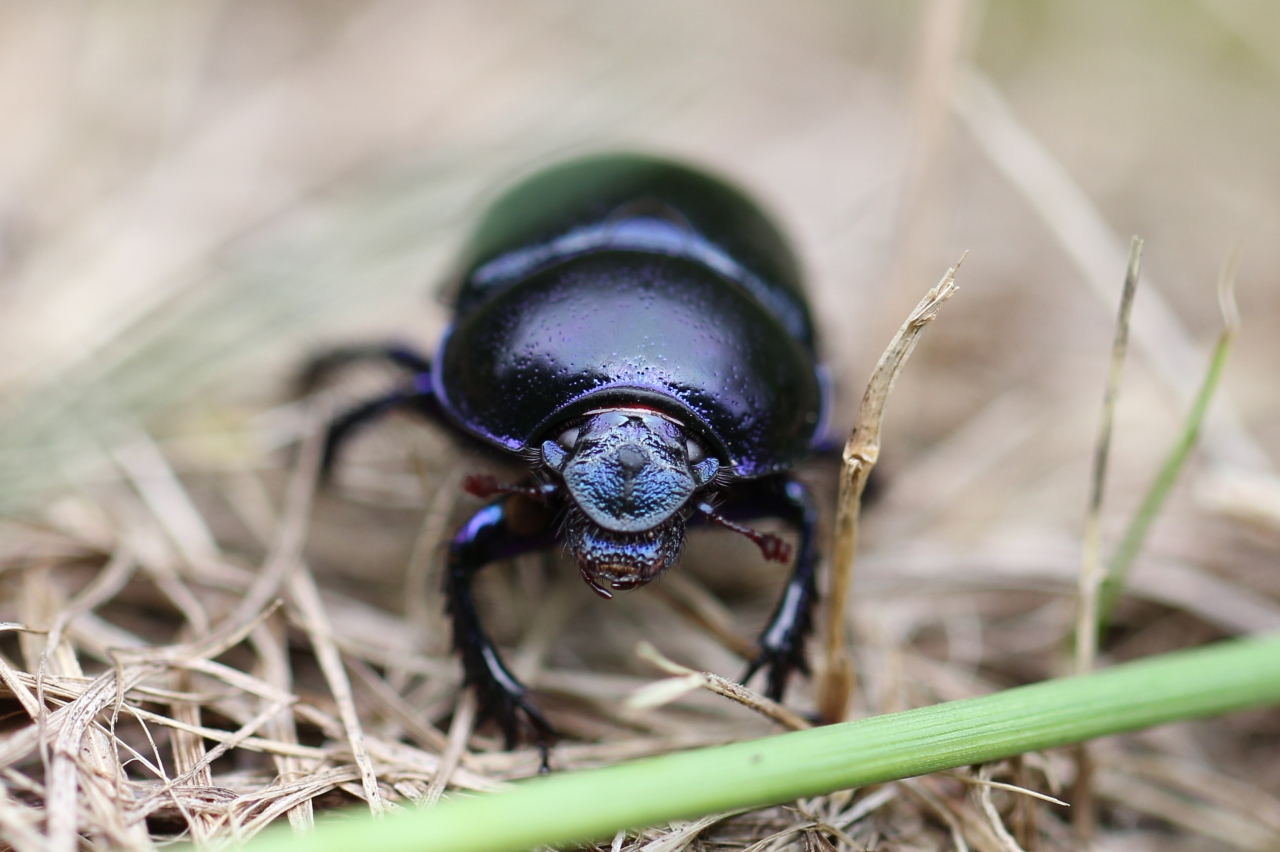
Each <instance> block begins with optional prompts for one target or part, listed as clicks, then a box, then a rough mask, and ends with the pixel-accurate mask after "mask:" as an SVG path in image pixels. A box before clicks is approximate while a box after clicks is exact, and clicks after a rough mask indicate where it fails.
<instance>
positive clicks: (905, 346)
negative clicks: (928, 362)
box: [818, 256, 964, 722]
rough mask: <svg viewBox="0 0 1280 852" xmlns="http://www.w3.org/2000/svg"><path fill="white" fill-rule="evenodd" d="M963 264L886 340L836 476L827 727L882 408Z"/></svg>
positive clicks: (841, 714) (824, 691)
mask: <svg viewBox="0 0 1280 852" xmlns="http://www.w3.org/2000/svg"><path fill="white" fill-rule="evenodd" d="M963 262H964V257H963V256H962V257H961V258H960V260H958V261H957V262H956V265H955V266H952V267H951V268H950V269H948V270H947V272H946V274H945V275H943V276H942V280H941V281H939V282H938V284H937V286H935V287H934V288H933V289H931V290H930V291H929V292H928V293H926V294H925V296H924V298H923V299H921V300H920V303H919V304H918V305H916V307H915V309H914V310H913V311H912V312H911V314H910V315H909V316H908V317H907V320H906V322H904V323H903V324H902V327H901V328H899V329H898V332H897V334H895V335H894V337H893V339H892V340H891V341H889V345H888V347H887V348H886V349H885V351H884V354H883V355H881V356H880V360H879V362H878V363H877V364H876V368H875V370H874V372H872V374H871V380H870V381H869V382H868V383H867V389H866V392H865V393H864V394H863V397H862V404H861V406H859V408H858V419H857V421H856V422H855V423H854V426H853V431H852V432H850V434H849V439H848V441H847V442H846V443H845V446H844V452H843V454H842V458H843V463H844V466H843V468H842V469H841V472H840V493H839V497H838V498H837V503H836V524H835V535H834V544H833V546H832V548H831V588H830V590H829V591H828V593H827V603H826V615H827V618H826V635H825V642H824V647H823V664H822V667H821V668H820V670H819V676H818V677H819V681H818V707H819V712H820V713H821V715H822V718H823V719H825V720H826V721H828V722H838V721H841V720H843V719H844V718H845V717H846V716H847V715H848V712H849V704H850V701H851V700H852V698H853V687H854V673H853V659H852V657H851V656H850V654H849V639H848V634H847V626H846V619H847V613H848V601H849V592H850V589H851V588H852V585H853V561H854V558H855V556H856V552H857V546H858V515H859V512H860V511H861V504H862V490H863V488H864V487H865V486H866V484H867V477H868V476H869V475H870V474H871V468H873V467H874V466H875V463H876V460H877V459H878V458H879V457H880V423H881V419H882V418H883V416H884V408H885V404H886V403H887V402H888V400H889V394H890V393H891V392H892V390H893V385H894V382H896V381H897V378H898V374H899V373H900V372H901V370H902V368H903V367H904V366H905V365H906V362H907V358H909V357H910V356H911V351H912V350H913V349H915V346H916V343H917V342H918V340H919V337H920V332H922V331H924V328H925V326H926V325H928V324H929V323H930V322H932V321H933V319H934V318H935V317H936V316H937V315H938V311H939V310H940V309H941V308H942V304H943V303H944V302H945V301H947V299H950V298H951V296H952V295H954V294H955V292H956V289H957V288H956V284H955V275H956V270H958V269H959V268H960V264H961V263H963Z"/></svg>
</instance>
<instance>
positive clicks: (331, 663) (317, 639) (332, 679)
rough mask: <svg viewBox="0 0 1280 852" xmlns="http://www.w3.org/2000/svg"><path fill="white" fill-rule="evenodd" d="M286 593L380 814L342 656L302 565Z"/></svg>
mask: <svg viewBox="0 0 1280 852" xmlns="http://www.w3.org/2000/svg"><path fill="white" fill-rule="evenodd" d="M288 584H289V596H290V598H292V600H293V602H294V604H296V605H297V607H298V611H299V613H300V614H301V616H302V622H303V626H304V629H305V630H306V631H307V636H308V637H310V639H311V644H312V647H314V648H315V653H316V660H317V662H319V664H320V668H321V670H322V671H323V672H324V677H325V680H326V681H327V682H328V684H329V691H330V692H331V693H332V694H333V700H334V701H336V702H337V704H338V715H339V716H340V717H341V719H342V727H343V729H344V730H345V732H346V736H347V742H348V743H349V744H350V745H351V753H352V756H353V757H354V758H355V761H356V766H357V767H359V769H360V784H361V787H362V788H363V790H364V798H365V801H366V802H368V803H369V810H370V811H372V812H373V813H375V814H380V813H382V812H383V811H384V810H385V806H384V805H383V803H382V794H381V793H380V792H379V791H378V776H377V774H376V773H375V772H374V768H373V761H372V760H371V759H370V757H369V750H368V748H367V747H366V745H365V736H364V727H363V725H362V724H361V722H360V714H359V713H358V712H357V711H356V704H355V699H354V698H353V696H352V694H351V682H350V681H349V680H348V679H347V672H346V669H344V668H343V665H342V657H341V655H340V654H339V653H338V646H337V645H336V644H335V643H334V641H333V627H332V625H331V622H330V621H329V616H328V614H327V613H326V612H325V609H324V604H323V603H322V602H321V601H320V590H319V589H318V588H316V582H315V578H313V577H312V576H311V571H310V570H309V569H308V568H307V567H306V566H305V565H302V564H299V565H298V566H297V567H295V568H294V571H293V574H292V576H290V577H289V581H288Z"/></svg>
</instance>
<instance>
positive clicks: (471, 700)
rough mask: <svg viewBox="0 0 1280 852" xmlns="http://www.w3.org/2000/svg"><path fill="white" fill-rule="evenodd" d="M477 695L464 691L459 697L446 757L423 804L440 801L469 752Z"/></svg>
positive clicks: (473, 692) (441, 761) (442, 758)
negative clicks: (464, 756) (468, 741)
mask: <svg viewBox="0 0 1280 852" xmlns="http://www.w3.org/2000/svg"><path fill="white" fill-rule="evenodd" d="M476 709H477V703H476V693H475V690H473V689H464V690H463V691H462V692H461V693H460V694H459V695H458V703H457V706H455V707H454V710H453V722H452V724H450V725H449V739H448V742H447V743H446V745H445V749H444V755H443V756H442V757H441V758H440V768H439V769H437V770H436V774H435V776H434V777H433V778H432V779H431V786H430V787H428V788H427V792H426V795H425V796H423V803H424V804H427V805H434V804H435V803H436V802H438V801H440V796H441V795H443V794H444V788H445V786H447V785H448V783H449V781H450V779H451V778H452V777H453V773H454V771H455V770H457V768H458V763H459V762H460V761H461V760H462V755H463V754H464V753H465V752H466V750H467V740H469V739H471V731H472V729H473V728H474V726H475V721H476Z"/></svg>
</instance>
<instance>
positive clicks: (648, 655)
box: [627, 642, 813, 731]
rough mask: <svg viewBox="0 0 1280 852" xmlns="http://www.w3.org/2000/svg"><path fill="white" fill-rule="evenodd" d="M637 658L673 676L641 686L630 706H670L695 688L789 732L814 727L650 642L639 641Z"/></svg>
mask: <svg viewBox="0 0 1280 852" xmlns="http://www.w3.org/2000/svg"><path fill="white" fill-rule="evenodd" d="M636 656H637V657H639V658H640V659H642V660H646V661H647V662H650V663H653V664H654V665H655V666H657V667H658V668H660V669H662V670H663V671H664V672H666V673H668V674H671V675H675V677H674V678H672V679H671V680H664V681H658V682H656V683H652V684H649V685H648V686H645V687H642V688H641V689H639V690H637V691H636V692H634V693H632V694H631V697H630V698H628V699H627V704H628V705H629V706H631V707H637V708H647V707H658V706H661V705H663V704H667V703H670V702H671V701H674V700H676V699H677V698H679V697H681V696H683V695H684V694H685V693H688V692H690V691H692V690H695V689H707V690H710V691H711V692H714V693H716V694H717V695H723V696H724V697H725V698H728V699H731V700H733V701H736V702H738V703H739V704H741V705H742V706H744V707H749V708H751V709H752V710H755V711H756V712H757V713H759V714H760V715H762V716H766V717H768V718H769V719H772V720H773V721H775V722H777V723H778V724H779V725H782V726H783V727H784V728H787V729H789V730H792V731H802V730H805V729H806V728H811V727H813V724H812V723H811V722H809V721H808V720H807V719H805V718H804V717H803V716H800V715H799V714H798V713H796V712H795V711H794V710H790V709H788V708H787V707H785V706H783V705H781V704H779V703H778V702H776V701H773V700H771V699H769V698H765V697H764V696H763V695H757V694H756V693H754V692H752V691H751V690H749V689H747V688H746V687H745V686H743V685H741V684H740V683H737V682H736V681H732V680H729V679H728V678H725V677H721V676H720V675H717V674H712V673H711V672H700V671H698V670H696V669H691V668H688V667H686V666H682V665H680V664H679V663H677V662H674V661H673V660H669V659H667V658H666V657H664V656H663V655H662V653H661V652H659V651H658V649H657V648H655V647H653V645H652V644H650V643H649V642H641V643H639V644H638V645H637V646H636Z"/></svg>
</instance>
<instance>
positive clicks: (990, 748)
mask: <svg viewBox="0 0 1280 852" xmlns="http://www.w3.org/2000/svg"><path fill="white" fill-rule="evenodd" d="M1276 702H1280V637H1259V638H1251V639H1243V640H1233V641H1228V642H1220V643H1217V644H1215V645H1211V646H1206V647H1203V648H1197V649H1194V650H1190V651H1180V652H1176V653H1172V654H1164V655H1161V656H1158V657H1151V658H1148V659H1146V660H1142V661H1139V662H1135V663H1127V664H1123V665H1119V666H1115V667H1113V668H1110V669H1107V670H1105V671H1102V672H1099V673H1096V674H1090V675H1086V676H1082V677H1073V678H1064V679H1060V680H1052V681H1045V682H1043V683H1038V684H1033V685H1031V686H1024V687H1019V688H1017V689H1010V690H1006V691H1004V692H1000V693H996V694H994V695H987V696H983V697H981V698H974V699H968V700H965V701H953V702H949V703H946V704H939V705H935V706H933V707H924V708H920V709H916V710H909V711H907V712H904V713H893V714H888V715H884V716H875V717H872V718H869V719H861V720H858V721H854V722H845V723H843V724H839V725H830V726H828V727H825V728H814V729H812V730H808V731H798V732H795V733H789V734H781V735H778V736H775V737H768V738H765V739H760V740H753V741H749V742H742V743H734V744H732V745H726V746H717V747H714V748H706V749H699V750H696V751H688V752H682V753H678V754H671V755H666V756H663V757H658V758H651V759H647V760H641V761H635V762H633V763H627V764H620V765H617V766H612V767H609V768H606V769H596V770H589V771H583V772H563V773H556V774H552V775H550V776H546V777H543V778H536V779H531V780H529V781H525V782H520V783H519V784H517V785H516V789H514V790H512V791H510V792H504V793H497V794H491V795H484V796H478V797H473V798H462V797H456V798H454V799H452V800H450V801H446V802H444V803H442V804H441V805H439V806H438V807H436V808H431V809H425V810H419V811H415V812H413V813H411V814H407V815H404V816H396V817H389V818H383V819H381V820H373V819H372V818H370V817H368V816H367V815H364V816H361V817H352V818H350V819H342V820H335V821H333V822H331V823H329V824H327V825H325V824H321V826H320V827H319V829H318V830H317V831H316V832H315V833H314V834H310V835H304V836H293V835H291V834H289V832H288V828H287V827H286V828H283V829H274V828H273V829H272V830H271V831H270V832H268V833H266V834H264V835H263V836H262V837H260V838H258V839H257V840H255V841H254V842H252V843H251V844H250V845H249V846H248V848H249V849H250V850H251V852H348V851H349V850H351V849H376V850H378V852H410V851H411V850H413V852H425V850H441V852H516V850H524V849H530V848H532V847H535V846H540V845H543V844H551V845H555V844H571V843H575V842H583V841H587V840H591V839H598V838H607V837H610V836H612V835H613V834H614V833H615V832H616V831H618V830H619V829H621V828H636V827H640V826H647V825H656V824H662V823H665V822H667V821H669V820H672V819H686V818H695V817H699V816H703V815H706V814H712V813H719V812H722V811H727V810H733V809H738V808H746V807H758V806H764V805H769V804H776V803H780V802H787V801H791V800H794V799H796V798H799V797H803V796H813V795H819V794H822V793H827V792H831V791H834V790H840V789H846V788H850V787H860V786H864V785H867V784H874V783H880V782H885V781H891V780H894V779H897V778H904V777H909V776H914V775H921V774H925V773H929V772H935V771H939V770H944V769H951V768H954V767H958V766H965V765H968V764H973V763H982V762H986V761H990V760H996V759H998V758H1003V757H1007V756H1010V755H1015V754H1021V753H1023V752H1026V751H1033V750H1039V749H1045V748H1051V747H1054V746H1060V745H1066V744H1068V743H1075V742H1080V741H1083V740H1088V739H1093V738H1095V737H1101V736H1106V735H1108V734H1115V733H1120V732H1123V731H1132V730H1136V729H1139V728H1146V727H1150V726H1153V725H1159V724H1163V723H1166V722H1172V721H1177V720H1180V719H1190V718H1198V717H1204V716H1211V715H1216V714H1220V713H1226V712H1228V711H1231V710H1238V709H1243V708H1246V707H1253V706H1258V705H1263V704H1268V703H1276Z"/></svg>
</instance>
